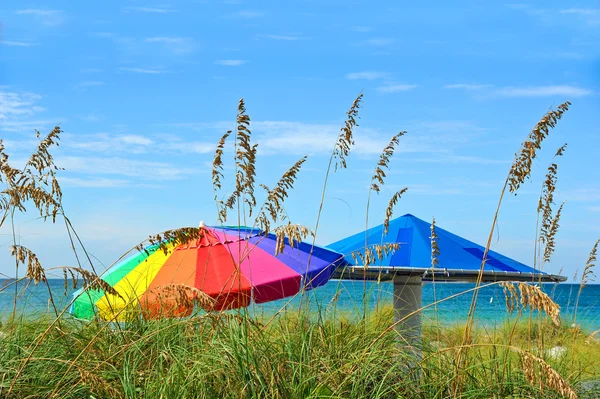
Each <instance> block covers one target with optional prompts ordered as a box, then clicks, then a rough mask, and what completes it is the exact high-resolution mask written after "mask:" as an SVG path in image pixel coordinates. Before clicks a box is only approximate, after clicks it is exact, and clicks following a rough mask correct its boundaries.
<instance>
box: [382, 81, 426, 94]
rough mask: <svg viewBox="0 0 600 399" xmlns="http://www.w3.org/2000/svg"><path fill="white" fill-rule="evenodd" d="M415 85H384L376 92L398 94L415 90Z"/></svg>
mask: <svg viewBox="0 0 600 399" xmlns="http://www.w3.org/2000/svg"><path fill="white" fill-rule="evenodd" d="M417 87H418V86H417V85H409V84H392V83H390V84H386V85H384V86H380V87H378V88H377V91H379V92H381V93H400V92H404V91H410V90H414V89H416V88H417Z"/></svg>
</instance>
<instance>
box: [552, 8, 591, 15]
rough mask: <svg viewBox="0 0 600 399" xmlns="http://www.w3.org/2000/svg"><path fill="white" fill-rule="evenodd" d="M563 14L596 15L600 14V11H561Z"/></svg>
mask: <svg viewBox="0 0 600 399" xmlns="http://www.w3.org/2000/svg"><path fill="white" fill-rule="evenodd" d="M560 13H561V14H576V15H596V14H600V10H598V9H596V8H569V9H566V10H560Z"/></svg>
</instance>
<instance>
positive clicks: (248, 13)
mask: <svg viewBox="0 0 600 399" xmlns="http://www.w3.org/2000/svg"><path fill="white" fill-rule="evenodd" d="M235 15H236V16H238V17H240V18H248V19H251V18H258V17H262V16H264V15H265V13H264V12H262V11H249V10H244V11H238V12H237V13H235Z"/></svg>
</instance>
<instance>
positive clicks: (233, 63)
mask: <svg viewBox="0 0 600 399" xmlns="http://www.w3.org/2000/svg"><path fill="white" fill-rule="evenodd" d="M246 63H248V61H246V60H218V61H215V64H217V65H224V66H233V67H235V66H241V65H244V64H246Z"/></svg>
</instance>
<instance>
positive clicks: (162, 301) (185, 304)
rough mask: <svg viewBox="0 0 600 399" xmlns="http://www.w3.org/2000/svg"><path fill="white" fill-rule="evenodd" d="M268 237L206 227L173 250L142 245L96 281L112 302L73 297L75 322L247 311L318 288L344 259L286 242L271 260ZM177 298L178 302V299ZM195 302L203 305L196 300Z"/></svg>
mask: <svg viewBox="0 0 600 399" xmlns="http://www.w3.org/2000/svg"><path fill="white" fill-rule="evenodd" d="M276 246H277V239H276V236H275V235H274V234H265V233H263V232H262V231H261V230H258V229H252V228H248V227H219V228H217V227H205V226H203V225H202V224H201V234H200V238H199V239H196V240H193V241H191V242H188V243H186V244H180V245H169V244H167V251H166V253H165V251H163V250H160V249H159V248H158V245H154V246H148V247H146V250H145V251H140V252H138V253H136V254H134V255H132V256H130V257H128V258H125V259H123V260H122V261H120V262H118V263H117V264H116V265H114V266H113V267H112V268H111V269H109V271H108V272H107V273H106V274H105V275H104V276H102V279H103V280H104V281H106V282H107V283H108V284H109V285H110V286H112V287H113V288H114V289H115V290H116V291H117V292H118V293H119V295H114V294H110V293H107V292H104V291H102V290H92V289H86V290H81V289H80V290H79V291H77V292H75V293H74V297H75V299H74V301H73V304H72V305H71V308H70V313H71V314H72V315H73V316H74V317H77V318H81V319H92V318H94V317H100V318H101V319H104V320H130V319H131V318H133V317H138V316H139V315H140V314H141V315H143V316H144V317H146V318H160V317H183V316H188V315H190V314H191V313H192V311H193V309H194V306H195V304H199V305H200V306H202V307H203V308H205V309H206V310H225V309H234V308H240V307H246V306H248V305H250V303H251V302H255V303H264V302H268V301H273V300H276V299H281V298H285V297H288V296H292V295H295V294H297V293H298V292H300V290H302V289H307V290H309V289H312V288H315V287H318V286H320V285H323V284H325V283H326V282H327V281H328V280H329V278H330V277H331V275H332V274H333V272H334V271H335V269H336V268H337V266H338V265H340V264H341V263H342V262H343V255H341V254H338V253H337V252H333V251H331V250H327V249H324V248H320V247H317V246H314V247H313V246H312V245H310V244H307V243H304V242H291V243H290V242H289V241H288V239H287V238H286V240H285V246H284V247H283V251H281V252H279V253H278V254H277V255H276ZM182 292H183V293H184V299H186V300H183V301H182V300H181V298H182ZM199 297H202V298H204V299H207V300H204V301H200V300H195V299H199Z"/></svg>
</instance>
